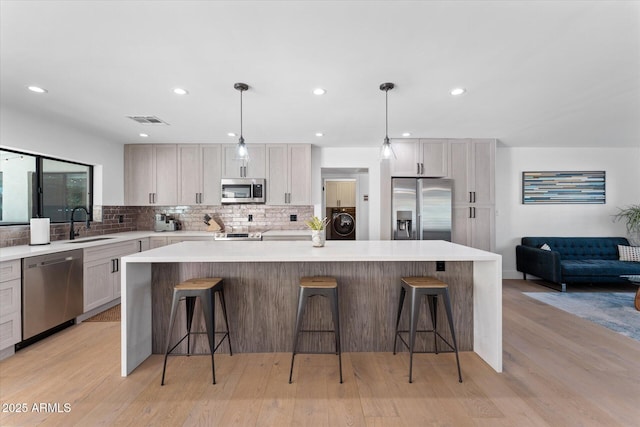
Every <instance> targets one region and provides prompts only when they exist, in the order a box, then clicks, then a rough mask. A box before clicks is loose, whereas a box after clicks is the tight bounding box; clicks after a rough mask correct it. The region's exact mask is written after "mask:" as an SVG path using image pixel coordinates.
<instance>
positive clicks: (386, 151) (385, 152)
mask: <svg viewBox="0 0 640 427" xmlns="http://www.w3.org/2000/svg"><path fill="white" fill-rule="evenodd" d="M395 86H396V85H394V84H393V83H382V84H381V85H380V90H383V91H384V142H383V143H382V147H381V148H380V159H382V160H388V159H391V158H393V159H395V158H396V153H394V152H393V148H392V147H391V142H389V91H390V90H391V89H393V88H394V87H395Z"/></svg>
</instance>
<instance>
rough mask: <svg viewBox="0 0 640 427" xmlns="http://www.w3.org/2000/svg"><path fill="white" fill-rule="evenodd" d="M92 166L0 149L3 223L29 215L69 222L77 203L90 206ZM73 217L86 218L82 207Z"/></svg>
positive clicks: (23, 219) (24, 219)
mask: <svg viewBox="0 0 640 427" xmlns="http://www.w3.org/2000/svg"><path fill="white" fill-rule="evenodd" d="M92 181H93V167H92V166H89V165H84V164H81V163H74V162H68V161H65V160H58V159H52V158H49V157H44V156H37V155H29V154H25V153H20V152H16V151H8V150H0V225H12V224H27V223H29V219H30V218H34V217H42V218H50V219H51V222H52V223H56V222H58V223H59V222H68V221H69V220H70V219H71V211H72V209H73V208H74V207H76V206H84V207H86V208H87V209H89V210H90V209H91V206H92V205H93V197H92V192H91V189H92ZM74 220H78V221H83V220H85V214H84V212H83V211H78V212H76V215H75V218H74Z"/></svg>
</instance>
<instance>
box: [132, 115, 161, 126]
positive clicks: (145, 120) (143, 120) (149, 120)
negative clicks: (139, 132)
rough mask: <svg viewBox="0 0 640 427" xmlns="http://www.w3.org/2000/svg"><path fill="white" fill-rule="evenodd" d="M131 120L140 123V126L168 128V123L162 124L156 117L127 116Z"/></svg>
mask: <svg viewBox="0 0 640 427" xmlns="http://www.w3.org/2000/svg"><path fill="white" fill-rule="evenodd" d="M127 117H128V118H130V119H131V120H133V121H135V122H138V123H140V124H141V125H165V126H169V123H167V122H164V121H162V120H160V119H159V118H157V117H156V116H127Z"/></svg>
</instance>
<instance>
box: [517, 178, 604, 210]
mask: <svg viewBox="0 0 640 427" xmlns="http://www.w3.org/2000/svg"><path fill="white" fill-rule="evenodd" d="M605 201H606V200H605V172H604V171H580V172H558V171H538V172H522V203H523V204H525V205H528V204H559V203H563V204H604V203H605Z"/></svg>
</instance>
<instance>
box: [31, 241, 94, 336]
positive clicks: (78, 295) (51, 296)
mask: <svg viewBox="0 0 640 427" xmlns="http://www.w3.org/2000/svg"><path fill="white" fill-rule="evenodd" d="M82 293H83V284H82V249H76V250H72V251H65V252H58V253H54V254H48V255H41V256H36V257H29V258H24V259H23V260H22V341H25V340H28V339H29V338H32V337H34V336H36V335H38V334H40V333H42V332H45V331H48V330H49V329H51V328H54V327H56V326H59V325H62V324H64V323H66V322H69V323H74V321H75V318H76V317H77V316H79V315H80V314H82V311H83V295H82Z"/></svg>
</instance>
